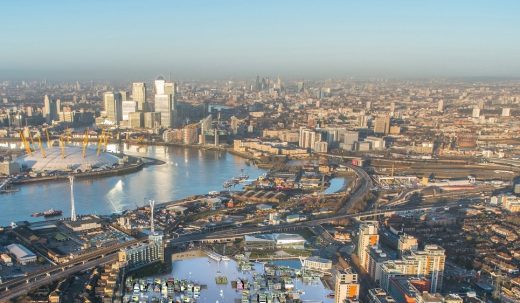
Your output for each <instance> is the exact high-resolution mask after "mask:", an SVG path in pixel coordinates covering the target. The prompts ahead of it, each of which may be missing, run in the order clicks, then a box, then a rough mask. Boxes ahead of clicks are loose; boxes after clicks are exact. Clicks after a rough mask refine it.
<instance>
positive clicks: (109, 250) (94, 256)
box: [0, 238, 146, 301]
mask: <svg viewBox="0 0 520 303" xmlns="http://www.w3.org/2000/svg"><path fill="white" fill-rule="evenodd" d="M144 240H146V238H145V239H134V240H130V241H127V242H124V243H119V244H116V245H113V246H110V247H105V248H100V249H97V250H95V251H93V252H89V253H86V254H83V255H80V256H78V257H76V258H74V259H72V260H71V261H68V262H65V263H62V264H57V265H54V266H50V267H47V268H44V269H41V270H37V271H34V272H31V273H29V274H28V275H27V276H25V277H21V278H17V279H12V280H9V281H6V282H5V283H2V284H0V289H2V290H4V291H5V290H8V289H10V288H12V287H16V286H19V285H22V286H23V285H25V284H26V283H27V281H36V280H38V279H40V278H43V277H47V275H48V274H52V273H54V272H57V271H62V270H69V269H70V270H73V271H74V270H75V269H76V268H77V267H78V266H79V265H81V266H82V265H83V264H87V263H89V262H90V261H95V260H99V259H103V258H104V257H105V255H110V254H114V253H115V252H118V251H119V250H120V249H121V248H124V247H128V246H131V245H133V244H136V243H139V242H142V241H144ZM75 272H78V270H76V271H75ZM3 295H4V292H2V293H0V301H2V298H3Z"/></svg>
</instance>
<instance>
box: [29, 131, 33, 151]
mask: <svg viewBox="0 0 520 303" xmlns="http://www.w3.org/2000/svg"><path fill="white" fill-rule="evenodd" d="M29 139H30V140H31V147H32V148H34V140H33V137H32V134H31V131H29Z"/></svg>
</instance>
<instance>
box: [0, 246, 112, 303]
mask: <svg viewBox="0 0 520 303" xmlns="http://www.w3.org/2000/svg"><path fill="white" fill-rule="evenodd" d="M116 260H117V254H111V255H108V256H105V257H102V258H99V259H95V260H92V261H88V262H85V263H82V264H79V265H76V266H73V267H68V268H66V269H65V268H63V270H61V269H54V271H52V272H49V274H48V275H45V276H43V277H42V278H39V279H35V280H32V279H29V278H28V277H25V278H24V281H25V282H24V283H23V284H18V285H17V286H14V287H12V288H10V289H9V290H4V291H2V292H1V293H0V302H6V301H8V300H11V299H14V298H16V297H19V296H21V295H25V294H27V293H28V292H30V291H32V290H35V289H37V288H38V287H41V286H44V285H47V284H50V283H52V282H55V281H57V280H60V279H65V278H69V277H71V276H73V275H74V274H76V273H78V272H80V271H84V270H87V269H89V268H93V267H96V266H100V265H104V264H107V263H111V262H114V261H116ZM29 283H30V285H27V284H29Z"/></svg>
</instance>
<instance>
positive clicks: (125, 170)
mask: <svg viewBox="0 0 520 303" xmlns="http://www.w3.org/2000/svg"><path fill="white" fill-rule="evenodd" d="M127 157H128V158H129V159H130V160H131V161H132V162H133V163H131V164H127V165H125V166H123V167H116V168H111V169H107V170H102V171H88V172H81V173H70V174H63V175H56V176H41V177H31V178H26V179H18V180H17V179H15V180H12V181H11V184H13V185H23V184H31V183H38V182H50V181H66V180H68V178H69V176H74V177H75V178H77V179H94V178H102V177H111V176H118V175H126V174H130V173H134V172H137V171H139V170H141V169H142V168H143V167H145V166H148V165H162V164H165V162H164V161H161V160H158V159H154V158H149V157H135V156H127Z"/></svg>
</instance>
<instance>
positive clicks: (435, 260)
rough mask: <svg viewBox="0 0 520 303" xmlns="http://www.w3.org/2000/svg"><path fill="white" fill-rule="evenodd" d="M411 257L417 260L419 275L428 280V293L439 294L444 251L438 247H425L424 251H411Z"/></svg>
mask: <svg viewBox="0 0 520 303" xmlns="http://www.w3.org/2000/svg"><path fill="white" fill-rule="evenodd" d="M412 256H413V257H415V258H416V259H418V260H419V262H420V263H419V264H420V265H419V274H420V275H421V276H424V277H427V278H428V279H429V280H430V285H431V286H430V292H431V293H435V292H440V291H441V289H442V282H443V276H444V266H445V262H446V255H445V251H444V249H443V248H442V247H440V246H438V245H426V246H425V247H424V250H421V251H412Z"/></svg>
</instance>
